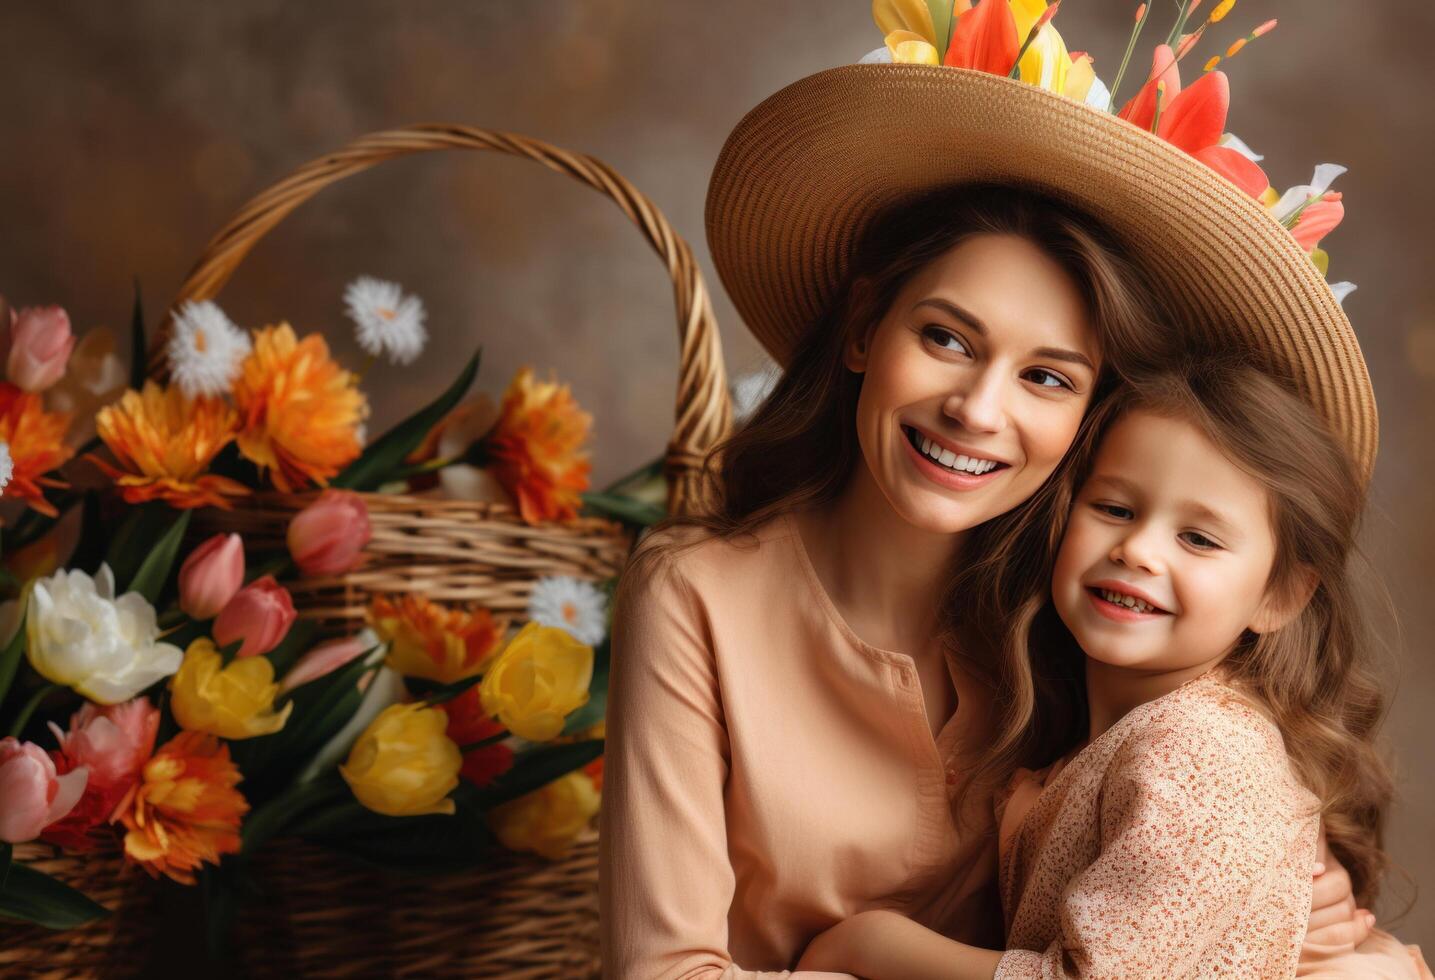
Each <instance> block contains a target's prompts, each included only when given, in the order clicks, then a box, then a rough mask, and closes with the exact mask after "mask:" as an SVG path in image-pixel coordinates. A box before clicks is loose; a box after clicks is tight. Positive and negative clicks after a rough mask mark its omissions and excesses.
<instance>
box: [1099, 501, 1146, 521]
mask: <svg viewBox="0 0 1435 980" xmlns="http://www.w3.org/2000/svg"><path fill="white" fill-rule="evenodd" d="M1091 506H1093V507H1095V508H1096V509H1097V510H1099V511H1101V513H1103V514H1105V515H1106V516H1107V517H1114V518H1116V519H1117V520H1118V521H1129V520H1131V518H1133V517H1135V516H1136V512H1135V511H1133V510H1132V509H1131V508H1130V507H1122V506H1121V505H1120V504H1092V505H1091Z"/></svg>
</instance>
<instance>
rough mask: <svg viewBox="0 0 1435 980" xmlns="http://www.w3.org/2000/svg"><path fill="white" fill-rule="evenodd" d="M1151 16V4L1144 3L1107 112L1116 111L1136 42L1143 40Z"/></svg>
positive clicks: (1113, 83) (1112, 89) (1128, 43)
mask: <svg viewBox="0 0 1435 980" xmlns="http://www.w3.org/2000/svg"><path fill="white" fill-rule="evenodd" d="M1150 15H1151V6H1150V4H1149V3H1143V4H1142V5H1141V15H1140V16H1139V17H1137V18H1136V26H1135V27H1134V28H1132V29H1131V37H1130V39H1129V40H1128V41H1127V42H1126V54H1125V55H1123V56H1122V58H1121V68H1120V69H1118V70H1117V72H1116V81H1114V82H1112V83H1111V98H1110V99H1109V100H1108V101H1107V103H1106V111H1107V112H1115V111H1116V93H1117V92H1118V91H1120V90H1121V79H1122V78H1124V77H1125V76H1126V66H1127V64H1129V63H1130V61H1131V52H1132V51H1135V50H1136V42H1137V41H1138V40H1140V38H1141V28H1143V27H1145V26H1146V18H1147V17H1149V16H1150Z"/></svg>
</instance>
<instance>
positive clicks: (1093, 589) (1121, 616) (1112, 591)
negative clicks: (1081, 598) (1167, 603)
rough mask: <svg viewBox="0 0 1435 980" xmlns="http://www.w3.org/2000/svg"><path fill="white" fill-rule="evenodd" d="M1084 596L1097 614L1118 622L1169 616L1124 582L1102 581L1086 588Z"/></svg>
mask: <svg viewBox="0 0 1435 980" xmlns="http://www.w3.org/2000/svg"><path fill="white" fill-rule="evenodd" d="M1086 594H1087V596H1088V597H1089V598H1090V600H1091V604H1092V606H1093V607H1094V608H1095V609H1096V611H1097V612H1099V613H1101V614H1102V615H1103V616H1106V617H1107V618H1108V619H1114V620H1116V621H1118V622H1131V621H1133V620H1143V619H1156V618H1157V617H1159V616H1170V615H1171V612H1170V610H1168V609H1163V608H1162V607H1161V606H1159V605H1157V604H1156V602H1155V601H1154V600H1153V599H1152V597H1151V596H1149V595H1147V594H1146V593H1144V592H1142V591H1141V590H1140V589H1137V588H1135V587H1134V586H1131V585H1128V584H1127V583H1125V582H1117V581H1114V580H1113V581H1103V582H1096V583H1094V584H1092V585H1088V586H1086Z"/></svg>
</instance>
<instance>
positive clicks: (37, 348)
mask: <svg viewBox="0 0 1435 980" xmlns="http://www.w3.org/2000/svg"><path fill="white" fill-rule="evenodd" d="M74 349H75V335H74V334H72V333H71V332H70V317H69V314H67V313H66V312H65V311H64V310H62V309H60V307H58V306H31V307H28V308H27V309H23V310H21V311H20V313H19V315H17V316H16V317H15V319H14V321H13V323H12V329H11V331H10V353H9V356H8V357H7V358H6V359H5V372H6V375H7V376H8V377H9V379H10V381H11V382H12V383H14V384H15V385H16V386H17V387H20V388H23V389H24V390H26V391H44V390H45V389H46V388H48V387H50V386H51V385H53V384H54V383H55V382H56V381H59V380H60V378H62V377H63V376H64V374H65V366H66V365H67V364H69V362H70V352H71V351H73V350H74Z"/></svg>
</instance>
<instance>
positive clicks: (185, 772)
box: [116, 732, 249, 885]
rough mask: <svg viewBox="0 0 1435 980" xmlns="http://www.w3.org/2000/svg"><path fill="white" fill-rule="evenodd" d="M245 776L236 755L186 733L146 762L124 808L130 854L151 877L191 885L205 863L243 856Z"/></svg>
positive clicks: (246, 808)
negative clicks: (232, 756)
mask: <svg viewBox="0 0 1435 980" xmlns="http://www.w3.org/2000/svg"><path fill="white" fill-rule="evenodd" d="M240 778H241V777H240V775H239V769H238V768H237V767H236V766H235V765H234V762H233V760H231V759H230V758H229V748H228V747H227V746H226V745H225V744H224V743H223V742H221V741H220V740H219V739H217V738H215V737H214V736H213V735H209V734H206V733H204V732H180V733H179V734H178V735H176V736H175V737H174V738H172V739H170V741H169V742H167V743H165V745H164V746H163V747H162V748H161V749H160V750H159V751H158V752H156V753H155V754H154V756H153V757H152V758H151V759H150V760H149V762H146V763H145V766H144V770H143V771H142V773H141V776H140V781H139V782H138V783H136V784H135V786H134V787H133V788H131V789H130V791H129V792H128V793H127V794H126V795H125V798H124V799H123V800H122V801H121V802H120V805H119V807H118V808H117V811H116V812H117V815H118V819H119V820H120V821H121V822H122V823H123V824H124V825H125V828H126V829H127V830H128V831H129V832H128V833H127V834H125V855H126V856H128V857H129V859H130V860H132V861H134V862H135V863H136V864H138V865H139V866H140V867H142V868H144V869H145V871H147V872H148V873H149V874H150V876H151V877H154V878H158V877H159V876H160V875H162V874H163V875H167V876H169V877H170V878H173V879H174V880H175V881H178V882H181V883H183V884H186V885H192V884H194V883H195V880H194V872H195V871H197V870H198V869H199V868H200V866H201V865H203V864H206V863H207V864H218V863H219V859H220V857H221V856H222V855H225V854H238V853H239V846H240V840H239V823H240V820H241V818H242V817H243V816H244V814H245V813H247V812H248V811H249V804H248V803H247V802H245V799H244V797H243V795H242V794H241V793H240V792H239V791H238V790H237V789H235V788H234V787H235V786H236V785H237V784H238V783H239V781H240Z"/></svg>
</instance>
